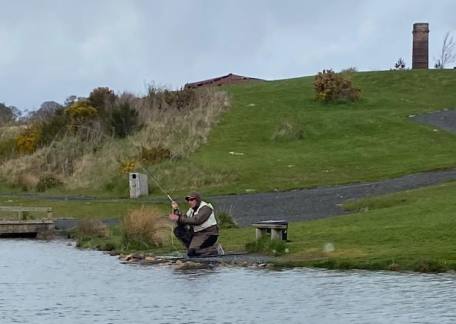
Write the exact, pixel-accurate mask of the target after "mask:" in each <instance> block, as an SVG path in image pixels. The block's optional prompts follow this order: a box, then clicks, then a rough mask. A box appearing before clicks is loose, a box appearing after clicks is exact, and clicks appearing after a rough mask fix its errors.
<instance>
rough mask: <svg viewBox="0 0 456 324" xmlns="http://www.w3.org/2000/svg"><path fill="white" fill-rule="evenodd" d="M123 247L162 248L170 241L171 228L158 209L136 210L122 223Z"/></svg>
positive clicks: (124, 218) (123, 219) (142, 208)
mask: <svg viewBox="0 0 456 324" xmlns="http://www.w3.org/2000/svg"><path fill="white" fill-rule="evenodd" d="M121 233H122V245H123V247H124V248H126V249H127V250H128V249H148V248H152V247H160V246H162V245H163V244H164V243H165V242H166V240H167V239H169V234H170V226H169V223H168V222H167V219H166V218H165V217H163V216H162V215H161V212H160V210H158V209H156V208H144V206H143V207H141V208H140V209H135V210H133V211H131V212H130V213H129V214H128V215H127V216H125V217H123V218H122V221H121Z"/></svg>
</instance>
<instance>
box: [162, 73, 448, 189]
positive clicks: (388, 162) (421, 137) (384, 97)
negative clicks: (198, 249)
mask: <svg viewBox="0 0 456 324" xmlns="http://www.w3.org/2000/svg"><path fill="white" fill-rule="evenodd" d="M351 77H352V79H353V83H354V85H355V86H357V87H360V88H361V91H362V100H361V101H359V102H357V103H354V104H324V103H318V102H316V101H315V100H314V92H313V85H312V82H313V77H304V78H297V79H290V80H281V81H273V82H267V83H259V84H251V85H242V86H232V87H230V88H228V91H229V92H230V94H231V97H232V103H233V106H232V108H231V110H230V111H229V112H227V113H226V114H225V116H224V118H223V120H222V121H221V123H219V125H218V126H217V127H216V128H215V129H213V130H212V132H211V135H210V138H209V142H208V143H207V144H206V145H204V146H202V147H201V148H200V149H199V150H198V151H197V152H196V153H195V154H194V155H192V157H191V158H190V161H180V162H178V163H165V164H162V165H161V166H160V167H159V168H156V169H155V170H154V171H155V172H156V174H159V175H160V180H161V181H162V182H163V183H164V184H165V185H166V186H167V187H169V188H175V189H176V190H178V191H180V190H185V189H194V188H198V189H199V190H202V191H204V192H207V193H245V192H263V191H274V190H288V189H293V188H303V187H313V186H323V185H333V184H341V183H351V182H358V181H368V180H377V179H384V178H391V177H396V176H399V175H404V174H408V173H413V172H418V171H426V170H434V169H442V168H452V167H455V166H456V136H455V135H454V134H450V133H448V132H445V131H443V130H435V129H434V128H433V127H429V126H425V125H420V124H417V123H414V122H412V121H411V118H410V117H409V116H410V115H416V114H420V113H424V112H429V111H435V110H440V109H444V108H451V107H456V91H455V90H456V72H455V71H452V70H446V71H445V70H442V71H438V70H427V71H384V72H365V73H359V72H358V73H354V74H352V76H351ZM188 165H191V167H190V168H189V169H188V170H190V172H189V174H192V173H193V172H192V170H199V171H198V172H199V173H200V174H201V177H203V178H204V181H199V182H198V181H194V182H192V183H188V182H187V183H186V184H184V185H183V187H182V186H181V187H176V185H175V178H172V177H170V176H169V175H170V174H178V175H179V177H180V178H182V179H183V178H185V177H188V174H185V172H183V170H186V167H185V166H188ZM177 169H181V171H176V170H177ZM197 174H198V173H197Z"/></svg>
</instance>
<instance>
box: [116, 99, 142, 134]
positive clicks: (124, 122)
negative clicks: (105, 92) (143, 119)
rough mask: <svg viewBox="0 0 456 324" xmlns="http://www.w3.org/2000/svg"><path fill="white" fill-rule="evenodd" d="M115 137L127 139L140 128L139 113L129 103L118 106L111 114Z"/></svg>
mask: <svg viewBox="0 0 456 324" xmlns="http://www.w3.org/2000/svg"><path fill="white" fill-rule="evenodd" d="M110 124H111V128H112V132H113V135H114V136H116V137H119V138H123V137H127V136H128V135H130V134H132V133H133V132H134V131H135V130H137V129H138V128H139V118H138V112H137V111H136V110H135V109H134V108H133V107H131V105H130V104H129V103H128V102H123V103H120V104H118V105H116V106H115V107H114V108H113V110H112V112H111V123H110Z"/></svg>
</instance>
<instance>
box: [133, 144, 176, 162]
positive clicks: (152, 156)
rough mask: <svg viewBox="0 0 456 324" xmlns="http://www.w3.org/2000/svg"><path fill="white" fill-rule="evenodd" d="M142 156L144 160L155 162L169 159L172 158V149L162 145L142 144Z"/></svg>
mask: <svg viewBox="0 0 456 324" xmlns="http://www.w3.org/2000/svg"><path fill="white" fill-rule="evenodd" d="M140 158H141V160H142V161H144V162H147V163H149V164H155V163H159V162H161V161H163V160H169V159H170V158H171V151H170V150H168V149H166V148H163V147H161V146H157V147H152V148H146V147H144V146H142V147H141V153H140Z"/></svg>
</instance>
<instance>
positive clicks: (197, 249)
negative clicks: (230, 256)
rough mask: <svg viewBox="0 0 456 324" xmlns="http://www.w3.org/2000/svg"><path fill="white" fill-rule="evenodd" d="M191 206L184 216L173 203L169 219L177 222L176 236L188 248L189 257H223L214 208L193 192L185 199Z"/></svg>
mask: <svg viewBox="0 0 456 324" xmlns="http://www.w3.org/2000/svg"><path fill="white" fill-rule="evenodd" d="M185 200H186V201H187V203H188V205H189V207H190V208H189V209H188V211H187V213H186V214H185V215H184V214H182V213H181V212H180V210H179V205H178V204H177V203H176V202H175V201H173V202H172V203H171V207H172V208H173V212H172V213H171V214H170V215H169V219H170V220H171V221H173V222H176V224H177V226H176V227H175V228H174V235H176V237H177V238H178V239H179V240H180V241H181V242H182V243H183V244H184V245H185V247H186V248H187V255H188V256H189V257H209V256H218V255H223V254H224V252H223V249H222V247H221V245H220V244H218V243H217V239H218V235H219V228H218V225H217V220H216V219H215V213H214V207H213V206H212V205H211V204H209V203H206V202H204V201H202V200H201V195H200V194H199V193H197V192H192V193H191V194H189V195H188V196H186V197H185Z"/></svg>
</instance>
